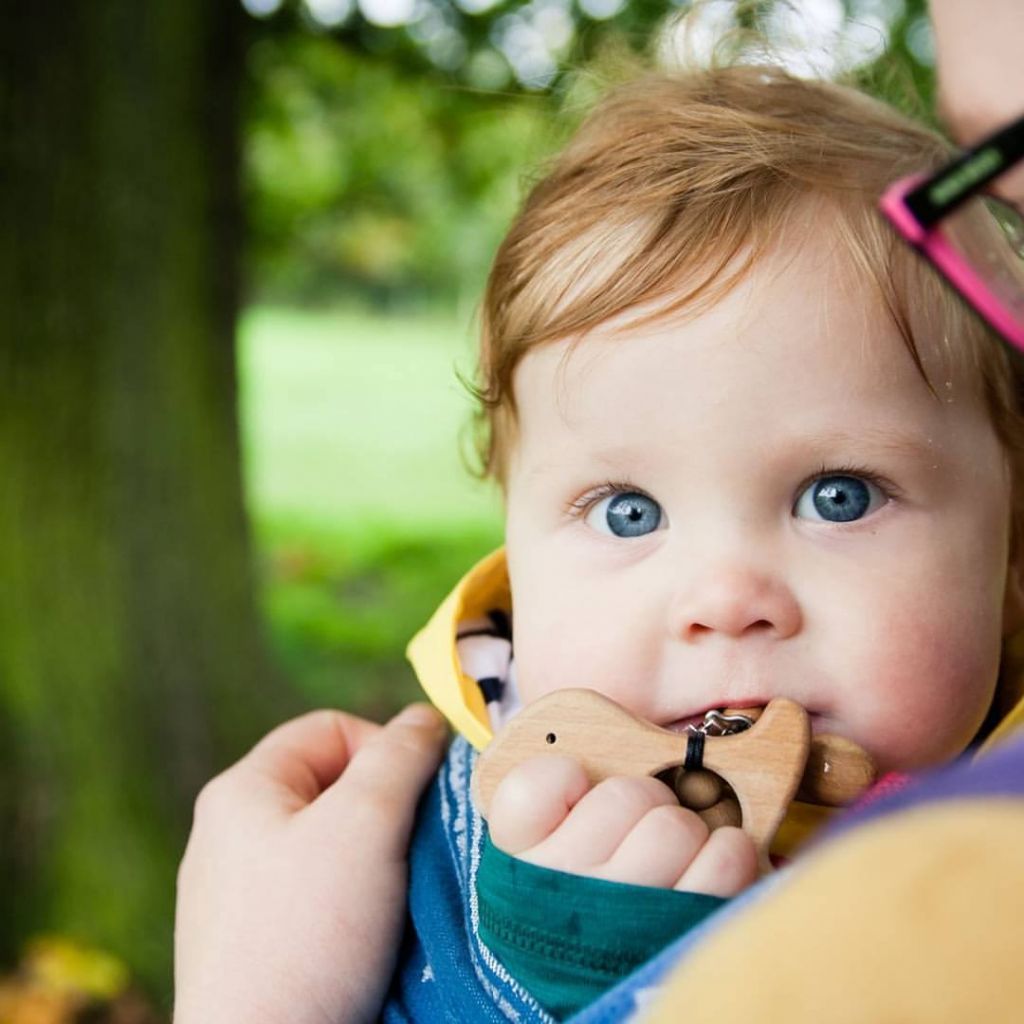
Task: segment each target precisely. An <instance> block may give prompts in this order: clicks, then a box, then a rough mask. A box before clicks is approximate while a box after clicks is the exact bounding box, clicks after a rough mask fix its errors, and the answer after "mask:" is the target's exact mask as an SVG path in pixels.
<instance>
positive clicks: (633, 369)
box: [506, 247, 1017, 771]
mask: <svg viewBox="0 0 1024 1024" xmlns="http://www.w3.org/2000/svg"><path fill="white" fill-rule="evenodd" d="M852 276H853V275H852V273H851V272H850V271H849V269H848V268H844V267H843V266H841V265H840V264H839V261H838V259H837V258H836V257H834V256H833V255H832V254H830V253H829V252H828V251H826V250H824V249H815V248H813V247H808V248H807V249H806V250H805V251H804V252H803V254H802V255H801V256H799V257H798V258H796V259H793V260H791V261H788V262H786V261H783V260H782V259H781V258H776V259H773V260H764V261H762V263H761V264H760V265H759V266H758V267H757V268H756V269H755V270H754V272H753V273H752V274H750V275H749V276H748V277H747V278H746V279H745V280H744V281H743V282H742V283H741V284H740V285H739V286H737V288H735V289H734V290H733V291H732V292H731V293H730V294H728V295H727V296H726V297H725V298H723V299H722V300H721V301H719V302H718V303H717V304H716V305H715V306H714V307H713V308H711V309H710V310H708V311H707V312H706V313H704V314H703V315H700V316H698V317H696V318H689V319H682V318H670V319H668V320H665V321H660V322H658V323H657V324H655V325H648V326H636V325H635V324H634V325H631V324H630V323H629V322H628V321H627V320H623V321H620V322H617V323H610V324H607V325H605V326H603V327H602V328H599V329H598V330H596V331H594V332H592V333H591V334H589V335H587V337H586V338H585V339H583V340H582V342H580V343H579V344H578V346H576V347H573V346H572V345H571V344H570V342H569V341H562V342H556V343H552V344H549V345H545V346H541V347H540V348H538V349H535V350H533V351H531V352H530V353H529V354H528V355H527V356H526V357H525V358H524V359H523V361H522V363H521V364H520V366H519V367H518V368H517V371H516V376H515V381H514V386H515V393H516V398H517V403H518V409H519V432H518V436H517V438H516V440H515V450H514V452H513V454H512V459H511V461H510V469H509V478H508V483H507V536H506V540H507V553H508V564H509V574H510V580H511V585H512V595H513V631H514V636H515V652H516V664H517V679H518V684H519V687H520V690H521V695H522V698H523V700H524V702H525V703H529V702H530V701H533V700H535V699H537V698H538V697H541V696H543V695H544V694H546V693H549V692H550V691H552V690H557V689H563V688H566V687H589V688H591V689H594V690H598V691H599V692H601V693H603V694H605V695H606V696H608V697H611V698H612V699H613V700H615V701H617V702H619V703H620V704H622V705H623V706H625V707H626V708H629V709H630V710H632V711H633V712H634V713H636V714H639V715H641V716H642V717H644V718H646V719H648V720H649V721H652V722H655V723H657V724H659V725H662V726H666V727H670V728H676V729H679V728H682V727H684V726H685V725H686V724H687V723H689V722H693V721H696V720H698V719H699V718H700V717H702V716H703V713H704V712H705V711H706V710H708V709H709V708H720V707H726V706H733V707H744V706H747V707H749V706H759V705H764V704H766V703H767V702H768V701H770V700H771V699H773V698H775V697H789V698H791V699H793V700H796V701H797V702H798V703H800V704H801V705H803V706H804V707H805V708H806V709H807V710H808V712H809V713H810V715H811V721H812V725H813V728H814V730H815V731H816V732H819V733H838V734H840V735H844V736H847V737H849V738H851V739H852V740H854V741H856V742H857V743H859V744H860V745H861V746H863V747H865V748H866V749H867V750H869V751H870V752H871V753H872V754H873V755H874V756H875V758H876V760H877V761H878V764H879V767H880V769H882V770H883V771H889V770H900V769H903V770H905V769H910V768H916V767H920V766H923V765H927V764H933V763H937V762H940V761H942V760H945V759H947V758H949V757H952V756H954V755H956V754H957V753H959V752H960V751H962V750H963V748H964V747H965V746H966V745H967V744H968V743H969V741H970V740H971V738H972V737H973V736H974V734H975V733H976V731H977V730H978V728H979V726H980V724H981V722H982V721H983V719H984V717H985V714H986V712H987V710H988V708H989V706H990V703H991V701H992V697H993V692H994V688H995V682H996V675H997V671H998V666H999V658H1000V644H1001V639H1002V636H1003V632H1004V620H1006V621H1008V615H1009V612H1008V611H1007V610H1006V609H1008V608H1009V607H1010V606H1011V605H1012V604H1014V603H1015V598H1013V599H1011V597H1009V596H1008V595H1014V594H1016V590H1017V588H1016V573H1015V572H1011V571H1010V570H1009V569H1008V553H1009V532H1010V498H1011V493H1010V478H1009V471H1008V467H1007V463H1006V459H1005V456H1004V453H1003V451H1002V448H1001V445H1000V443H999V441H998V439H997V437H996V435H995V433H994V432H993V429H992V427H991V424H990V422H989V419H988V417H987V415H986V412H985V410H984V408H983V406H982V404H981V401H980V399H978V398H976V397H974V396H973V395H972V393H971V389H970V386H969V383H970V382H969V381H967V380H962V379H955V378H954V379H952V380H948V381H947V379H946V376H945V375H943V376H941V377H940V378H939V380H938V385H937V387H936V390H937V391H938V397H936V396H935V395H934V394H932V393H931V392H930V391H929V389H928V387H927V386H926V384H925V382H924V381H923V380H922V378H921V376H920V374H919V373H918V371H917V370H916V369H915V367H914V365H913V362H912V360H911V357H910V355H909V354H908V353H907V351H906V349H905V347H904V345H903V343H902V341H901V339H900V337H899V334H898V333H897V330H896V328H895V326H894V325H893V324H892V323H891V322H890V321H889V319H888V318H887V317H886V316H885V315H884V313H883V312H882V311H881V309H880V307H878V305H877V301H876V300H875V299H874V298H873V296H872V293H870V292H869V291H868V290H867V289H866V288H864V287H863V286H861V285H859V284H856V283H852V282H851V281H850V278H851V277H852ZM922 356H923V357H924V358H925V361H926V366H927V364H928V359H927V354H925V353H922Z"/></svg>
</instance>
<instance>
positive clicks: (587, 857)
mask: <svg viewBox="0 0 1024 1024" xmlns="http://www.w3.org/2000/svg"><path fill="white" fill-rule="evenodd" d="M665 805H668V806H678V804H677V803H676V798H675V796H674V795H673V793H672V791H671V790H670V789H669V788H668V786H665V785H663V784H662V783H660V782H659V781H658V780H657V779H651V778H627V777H616V778H614V779H605V781H604V782H601V783H599V784H598V785H597V786H595V787H594V788H593V789H592V790H590V792H589V793H587V794H586V795H585V796H584V797H583V798H582V799H581V800H580V801H579V803H578V804H576V806H575V807H574V808H573V809H572V812H571V813H570V814H569V816H568V817H567V818H566V819H565V821H564V823H563V824H562V825H560V826H559V827H558V828H557V829H556V830H555V831H554V832H553V833H552V834H551V836H550V837H549V838H547V839H545V840H544V842H542V843H539V844H538V845H537V846H535V847H533V848H532V849H529V850H526V851H524V852H523V853H522V854H521V856H522V858H523V859H524V860H528V861H531V862H532V863H534V864H539V865H541V866H542V867H547V868H554V869H556V870H558V871H569V872H572V873H575V874H578V875H593V874H594V870H593V869H594V868H596V867H598V866H600V865H603V864H605V862H606V861H608V860H609V859H610V858H611V856H612V855H613V854H614V853H615V851H616V850H617V849H618V848H619V846H620V845H621V843H622V842H623V840H624V839H625V838H626V837H627V836H628V835H629V833H630V832H632V830H633V829H634V828H635V827H636V825H637V824H638V823H639V822H640V821H641V819H642V818H643V817H644V816H645V815H646V814H647V813H648V812H649V811H652V810H653V809H654V808H655V807H660V806H665Z"/></svg>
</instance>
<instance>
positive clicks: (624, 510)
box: [586, 491, 662, 537]
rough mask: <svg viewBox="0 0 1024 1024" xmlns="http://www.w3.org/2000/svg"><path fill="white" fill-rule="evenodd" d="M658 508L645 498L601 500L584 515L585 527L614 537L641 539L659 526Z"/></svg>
mask: <svg viewBox="0 0 1024 1024" xmlns="http://www.w3.org/2000/svg"><path fill="white" fill-rule="evenodd" d="M661 518H662V516H661V506H660V505H659V504H658V503H657V502H656V501H655V500H654V499H653V498H649V497H648V496H647V495H646V494H635V493H633V492H631V491H630V492H624V493H623V492H620V493H618V494H610V495H609V496H608V497H607V498H602V499H601V500H600V501H599V502H597V504H595V505H594V506H593V507H592V508H591V509H590V511H589V512H588V513H587V519H586V521H587V524H588V525H589V526H591V527H593V528H594V529H595V530H598V531H600V532H601V533H613V534H614V535H615V536H616V537H642V536H643V535H644V534H646V533H653V532H654V531H655V530H656V529H658V527H659V526H660V525H661Z"/></svg>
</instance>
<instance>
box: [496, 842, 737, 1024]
mask: <svg viewBox="0 0 1024 1024" xmlns="http://www.w3.org/2000/svg"><path fill="white" fill-rule="evenodd" d="M476 888H477V902H478V905H479V911H480V938H481V939H482V940H483V941H484V942H485V943H486V944H487V945H488V946H489V947H490V949H491V951H492V952H493V953H494V955H495V956H496V957H497V958H498V959H499V960H500V961H501V962H502V963H503V964H504V965H505V967H506V968H507V969H508V970H509V972H510V973H511V974H512V976H513V977H514V978H515V979H516V981H518V982H519V983H520V984H521V985H522V986H523V987H524V988H525V989H526V990H527V991H528V992H530V994H531V995H533V996H534V997H535V998H536V999H537V1001H538V1002H539V1003H540V1004H541V1005H542V1006H543V1007H544V1008H545V1009H546V1010H547V1011H548V1012H549V1013H550V1014H551V1015H552V1016H554V1017H557V1018H559V1019H564V1018H565V1017H569V1016H571V1015H572V1014H574V1013H576V1012H578V1011H579V1010H581V1009H582V1008H583V1007H584V1006H586V1005H588V1004H589V1003H591V1002H593V1001H594V1000H595V999H597V997H598V996H600V995H601V994H602V993H603V992H605V991H606V990H607V989H609V988H611V987H612V986H613V985H615V984H616V983H617V982H618V981H620V980H621V979H622V978H624V977H626V976H627V975H628V974H631V973H632V972H633V971H634V970H636V968H637V967H639V966H640V965H641V964H643V963H645V962H646V961H647V960H649V959H650V958H651V957H652V956H654V955H655V954H656V953H658V952H660V951H661V950H662V949H663V948H664V947H665V946H667V945H668V944H669V943H670V942H672V941H673V940H674V939H677V938H679V936H680V935H682V934H684V933H685V932H687V931H689V930H690V929H691V928H693V927H695V926H696V925H698V924H700V923H701V921H703V920H704V919H705V918H706V917H708V915H710V914H712V913H714V911H716V910H717V909H718V908H719V907H721V906H722V905H723V904H724V903H725V902H726V901H725V900H724V899H721V898H720V897H718V896H706V895H704V894H703V893H694V892H676V891H675V890H673V889H655V888H651V887H648V886H640V885H624V884H622V883H620V882H605V881H602V880H600V879H596V878H584V877H582V876H580V875H570V874H567V873H565V872H564V871H552V870H551V869H549V868H541V867H537V866H536V865H535V864H528V863H527V862H526V861H522V860H517V859H516V858H515V857H510V856H509V855H508V854H506V853H502V852H501V850H499V849H498V848H497V847H496V846H494V844H493V843H491V840H490V837H487V838H486V839H485V841H484V848H483V854H482V856H481V861H480V870H479V872H478V873H477V879H476Z"/></svg>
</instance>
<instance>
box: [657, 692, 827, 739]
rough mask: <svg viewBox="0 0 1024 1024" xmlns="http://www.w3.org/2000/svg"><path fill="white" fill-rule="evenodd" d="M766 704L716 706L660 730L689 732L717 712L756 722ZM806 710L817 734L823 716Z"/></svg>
mask: <svg viewBox="0 0 1024 1024" xmlns="http://www.w3.org/2000/svg"><path fill="white" fill-rule="evenodd" d="M768 703H769V702H768V701H767V700H744V701H741V702H730V703H726V704H716V705H713V706H712V707H710V708H707V709H706V710H704V711H700V712H698V713H696V714H693V715H686V716H685V717H683V718H676V719H673V720H672V721H670V722H663V723H661V728H662V729H668V731H669V732H680V733H681V732H689V731H690V730H691V729H696V728H699V727H700V726H701V725H703V724H705V723H706V720H707V719H708V717H709V716H710V714H711V712H712V711H718V712H721V713H722V714H725V715H743V716H745V717H748V718H751V719H753V720H754V721H756V720H757V719H758V718H759V717H760V715H761V712H762V711H764V709H765V707H767V705H768ZM806 710H807V715H808V717H809V718H810V721H811V732H812V733H817V732H818V731H819V728H818V727H819V725H820V724H822V723H823V721H824V719H823V716H822V715H820V714H819V713H818V712H816V711H812V710H811V709H810V708H807V709H806ZM737 731H739V730H737Z"/></svg>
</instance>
